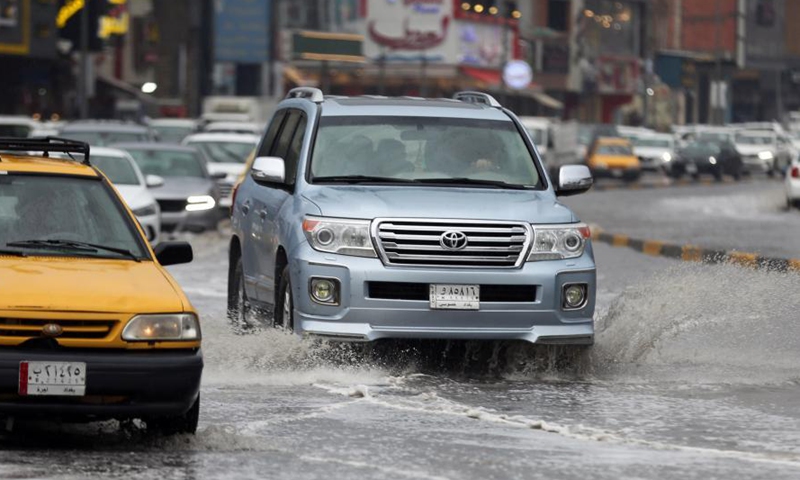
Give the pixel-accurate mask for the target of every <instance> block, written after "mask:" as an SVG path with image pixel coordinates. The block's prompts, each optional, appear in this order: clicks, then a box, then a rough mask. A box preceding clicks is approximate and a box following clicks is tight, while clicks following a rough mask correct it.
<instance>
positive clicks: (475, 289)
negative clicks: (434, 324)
mask: <svg viewBox="0 0 800 480" xmlns="http://www.w3.org/2000/svg"><path fill="white" fill-rule="evenodd" d="M430 302H431V309H434V310H478V309H479V308H480V305H481V287H480V285H441V284H440V285H434V284H431V287H430Z"/></svg>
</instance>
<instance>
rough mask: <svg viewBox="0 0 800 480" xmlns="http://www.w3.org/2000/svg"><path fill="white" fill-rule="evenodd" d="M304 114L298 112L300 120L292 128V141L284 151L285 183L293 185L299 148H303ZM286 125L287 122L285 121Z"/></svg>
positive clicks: (304, 133)
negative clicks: (286, 150)
mask: <svg viewBox="0 0 800 480" xmlns="http://www.w3.org/2000/svg"><path fill="white" fill-rule="evenodd" d="M306 123H307V120H306V116H305V115H303V114H302V113H301V114H300V122H298V124H297V128H295V130H294V136H293V137H292V142H291V143H290V144H289V151H288V152H286V183H287V184H289V185H294V181H295V178H296V177H297V164H298V162H299V161H300V150H301V149H302V148H303V138H305V136H306ZM287 125H288V123H287Z"/></svg>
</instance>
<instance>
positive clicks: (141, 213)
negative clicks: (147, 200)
mask: <svg viewBox="0 0 800 480" xmlns="http://www.w3.org/2000/svg"><path fill="white" fill-rule="evenodd" d="M156 213H158V209H157V208H156V204H155V203H151V204H150V205H145V206H144V207H142V208H137V209H136V210H134V211H133V214H134V215H136V216H137V217H148V216H150V215H155V214H156Z"/></svg>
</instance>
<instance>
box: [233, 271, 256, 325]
mask: <svg viewBox="0 0 800 480" xmlns="http://www.w3.org/2000/svg"><path fill="white" fill-rule="evenodd" d="M228 321H229V322H230V324H231V328H233V331H234V333H238V334H243V333H247V332H249V331H251V330H253V328H254V327H256V326H257V325H258V323H259V322H258V310H257V309H256V307H255V306H254V305H253V304H252V303H251V302H250V300H249V299H248V298H247V291H246V290H245V288H244V267H243V266H242V257H241V256H239V257H238V258H237V259H236V263H234V264H233V265H231V270H230V272H229V274H228Z"/></svg>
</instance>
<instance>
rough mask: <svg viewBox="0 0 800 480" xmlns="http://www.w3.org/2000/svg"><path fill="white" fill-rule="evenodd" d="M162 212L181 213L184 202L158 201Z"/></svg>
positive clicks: (184, 207)
mask: <svg viewBox="0 0 800 480" xmlns="http://www.w3.org/2000/svg"><path fill="white" fill-rule="evenodd" d="M158 206H159V207H161V211H162V212H182V211H184V210H185V209H186V200H159V201H158Z"/></svg>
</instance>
